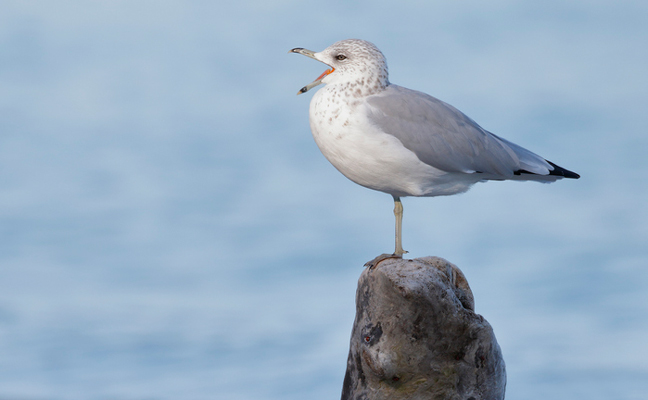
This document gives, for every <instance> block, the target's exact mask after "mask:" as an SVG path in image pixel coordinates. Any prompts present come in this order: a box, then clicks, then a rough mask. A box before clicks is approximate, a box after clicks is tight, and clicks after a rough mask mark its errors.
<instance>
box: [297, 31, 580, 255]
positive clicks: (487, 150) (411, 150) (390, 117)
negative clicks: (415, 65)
mask: <svg viewBox="0 0 648 400" xmlns="http://www.w3.org/2000/svg"><path fill="white" fill-rule="evenodd" d="M290 53H298V54H302V55H304V56H307V57H310V58H312V59H315V60H317V61H320V62H322V63H324V64H326V65H327V66H329V67H330V68H329V69H327V70H326V71H324V73H322V74H321V75H320V76H319V77H318V78H317V79H316V80H315V81H313V82H312V83H309V84H308V85H306V86H304V87H303V88H302V89H301V90H299V92H298V93H297V94H302V93H306V92H307V91H309V90H310V89H312V88H314V87H316V86H318V85H320V84H326V85H325V86H324V88H323V89H321V90H318V91H317V93H316V94H315V95H314V96H313V98H312V100H311V102H310V109H309V120H310V128H311V131H312V133H313V137H314V138H315V142H316V143H317V146H318V147H319V149H320V150H321V152H322V153H323V154H324V156H325V157H326V158H327V159H328V160H329V162H330V163H331V164H333V166H334V167H335V168H336V169H337V170H338V171H340V172H341V173H342V174H343V175H344V176H346V177H347V178H349V179H350V180H352V181H353V182H355V183H357V184H359V185H362V186H364V187H367V188H369V189H373V190H378V191H381V192H384V193H388V194H390V195H392V197H393V199H394V216H395V218H396V246H395V251H394V253H393V254H383V255H381V256H378V257H376V259H374V260H373V261H372V262H370V263H372V265H375V264H377V263H378V262H380V261H382V260H384V259H386V258H402V257H403V254H405V253H407V251H405V250H403V246H402V234H401V231H402V222H403V205H402V203H401V197H405V196H423V197H434V196H449V195H453V194H458V193H463V192H465V191H467V190H468V189H469V188H470V187H471V186H472V185H473V184H475V183H477V182H485V181H491V180H492V181H504V180H515V181H537V182H544V183H549V182H555V181H556V180H558V179H562V178H571V179H578V178H580V175H578V174H577V173H575V172H572V171H569V170H567V169H565V168H562V167H559V166H558V165H556V164H554V163H552V162H551V161H548V160H545V159H544V158H543V157H540V156H539V155H537V154H535V153H532V152H531V151H529V150H527V149H525V148H523V147H521V146H518V145H517V144H515V143H512V142H509V141H508V140H506V139H503V138H501V137H499V136H496V135H494V134H492V133H490V132H488V131H487V130H485V129H483V128H482V127H481V126H479V125H478V124H477V123H476V122H475V121H473V120H472V119H470V118H469V117H468V116H466V115H465V114H464V113H462V112H461V111H459V110H457V109H456V108H454V107H453V106H451V105H449V104H447V103H444V102H443V101H441V100H439V99H436V98H434V97H432V96H430V95H427V94H425V93H422V92H418V91H416V90H411V89H407V88H404V87H402V86H398V85H394V84H392V83H390V82H389V79H388V72H387V61H386V59H385V56H384V55H383V53H382V52H381V51H380V50H379V49H378V48H377V47H376V46H375V45H374V44H372V43H370V42H367V41H365V40H360V39H347V40H342V41H339V42H336V43H334V44H332V45H331V46H329V47H327V48H326V49H324V50H323V51H320V52H317V53H316V52H314V51H311V50H307V49H304V48H301V47H298V48H294V49H292V50H290ZM368 264H369V263H368Z"/></svg>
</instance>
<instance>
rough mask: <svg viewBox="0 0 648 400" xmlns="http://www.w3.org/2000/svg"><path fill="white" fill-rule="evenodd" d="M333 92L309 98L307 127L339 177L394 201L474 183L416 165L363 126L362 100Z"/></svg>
mask: <svg viewBox="0 0 648 400" xmlns="http://www.w3.org/2000/svg"><path fill="white" fill-rule="evenodd" d="M336 86H337V85H327V86H325V87H324V88H322V89H320V90H319V91H318V92H317V93H316V94H315V96H313V99H312V100H311V105H310V125H311V130H312V132H313V137H314V138H315V142H316V143H317V145H318V146H319V148H320V150H321V151H322V153H323V154H324V156H325V157H326V158H327V159H328V160H329V162H331V164H333V166H335V168H337V169H338V170H339V171H340V172H341V173H342V174H344V176H346V177H347V178H349V179H351V180H352V181H353V182H355V183H357V184H359V185H362V186H365V187H367V188H370V189H374V190H379V191H382V192H386V193H389V194H392V195H394V196H399V197H402V196H439V195H449V194H455V193H459V192H463V191H465V190H467V189H468V188H469V187H470V185H471V184H473V183H475V182H476V181H478V179H475V178H474V177H473V178H468V179H466V178H465V177H464V176H462V177H461V178H459V179H458V177H457V176H456V174H448V173H446V172H444V171H440V170H438V169H435V168H433V167H431V166H429V165H427V164H425V163H423V162H421V161H420V160H419V159H418V158H417V157H416V155H415V154H414V153H413V152H411V151H410V150H408V149H406V148H405V147H404V146H403V145H402V143H401V142H400V141H399V140H398V139H397V138H396V137H394V136H392V135H390V134H387V133H384V132H381V131H380V129H379V127H377V126H374V125H372V124H370V123H369V122H368V119H367V118H366V115H367V113H366V108H365V106H364V102H363V100H362V99H356V98H353V97H344V96H343V95H341V94H340V92H339V91H338V90H336ZM461 175H464V174H461Z"/></svg>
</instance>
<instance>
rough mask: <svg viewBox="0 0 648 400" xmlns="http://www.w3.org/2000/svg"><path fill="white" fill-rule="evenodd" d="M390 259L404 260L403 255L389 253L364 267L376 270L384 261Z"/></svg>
mask: <svg viewBox="0 0 648 400" xmlns="http://www.w3.org/2000/svg"><path fill="white" fill-rule="evenodd" d="M390 258H403V255H402V254H387V253H384V254H381V255H379V256H378V257H376V258H374V259H373V260H371V261H367V262H366V263H365V265H364V266H365V267H367V268H369V269H374V268H376V266H377V265H378V264H380V263H381V262H382V261H385V260H387V259H390Z"/></svg>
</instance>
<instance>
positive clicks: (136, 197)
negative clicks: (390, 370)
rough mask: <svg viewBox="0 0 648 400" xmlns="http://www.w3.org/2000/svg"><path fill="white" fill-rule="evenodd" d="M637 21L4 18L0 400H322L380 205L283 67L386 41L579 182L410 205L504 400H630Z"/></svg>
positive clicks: (96, 8)
mask: <svg viewBox="0 0 648 400" xmlns="http://www.w3.org/2000/svg"><path fill="white" fill-rule="evenodd" d="M647 4H648V3H646V2H645V1H638V0H637V1H617V2H610V1H570V2H564V1H557V0H549V1H542V2H536V1H531V2H513V1H506V0H495V1H489V2H483V1H477V0H467V1H461V2H441V1H432V2H416V1H405V2H399V3H398V4H397V5H396V3H393V2H386V1H371V2H370V1H356V2H342V1H338V0H332V1H327V2H304V1H272V2H267V1H253V0H243V1H240V2H208V1H185V2H180V1H178V2H168V1H144V0H140V1H105V2H83V1H50V2H45V1H42V2H25V1H0V9H1V12H0V399H2V400H77V399H79V400H81V399H83V400H89V399H115V400H122V399H124V400H131V399H133V400H135V399H137V400H140V399H142V400H144V399H160V400H163V399H227V400H247V399H254V400H274V399H282V400H290V399H295V400H297V399H299V400H303V399H309V400H319V399H322V400H323V399H336V398H339V395H340V390H341V386H342V379H343V375H344V371H345V366H346V355H347V351H348V341H349V334H350V331H351V325H352V321H353V316H354V295H355V286H356V282H357V278H358V276H359V275H360V273H361V272H362V265H363V263H364V262H365V261H367V260H369V259H371V258H373V257H374V256H376V255H378V254H380V253H383V252H389V251H391V250H392V246H393V215H392V206H393V205H392V201H391V198H390V197H389V196H388V195H385V194H382V193H378V192H372V191H370V190H367V189H364V188H362V187H359V186H357V185H355V184H353V183H352V182H350V181H348V180H346V179H345V178H344V177H343V176H342V175H340V174H339V173H338V172H337V171H335V169H334V168H333V167H332V166H330V165H329V164H328V162H327V161H326V160H325V159H324V157H323V156H322V155H321V154H320V153H319V150H318V149H317V147H316V145H315V143H314V142H313V140H312V137H311V135H310V131H309V125H308V103H309V100H310V97H312V93H308V94H306V95H302V96H295V93H296V92H297V90H298V89H299V88H301V87H302V86H303V85H305V84H307V83H309V82H311V81H312V80H313V79H315V77H317V76H318V75H319V74H320V73H321V72H322V71H323V70H324V68H326V67H325V66H324V65H322V64H319V63H316V62H314V61H313V60H309V59H307V58H305V57H301V56H298V55H295V54H288V53H287V52H288V50H289V49H291V48H293V47H306V48H309V49H312V50H321V49H323V48H325V47H326V46H328V45H329V44H331V43H333V42H335V41H337V40H340V39H345V38H351V37H357V38H363V39H367V40H370V41H372V42H374V43H376V44H377V45H378V46H379V47H380V48H381V49H382V50H383V52H384V53H385V55H386V56H387V59H388V62H389V67H390V73H391V81H392V82H394V83H397V84H400V85H403V86H407V87H410V88H414V89H418V90H421V91H424V92H427V93H429V94H432V95H434V96H436V97H438V98H441V99H443V100H445V101H447V102H449V103H451V104H453V105H455V106H456V107H458V108H459V109H461V110H462V111H464V112H465V113H467V114H468V115H469V116H471V117H472V118H473V119H475V120H476V121H478V122H479V123H480V124H481V125H482V126H483V127H485V128H486V129H488V130H491V131H493V132H494V133H496V134H498V135H501V136H503V137H505V138H507V139H509V140H512V141H514V142H516V143H519V144H521V145H523V146H525V147H527V148H530V149H532V150H533V151H535V152H537V153H539V154H541V155H543V156H544V157H546V158H548V159H550V160H552V161H554V162H556V163H558V164H559V165H562V166H564V167H566V168H569V169H572V170H574V171H577V172H579V173H580V174H581V175H582V178H581V179H580V180H578V181H561V182H558V183H555V184H552V185H541V184H537V183H508V182H505V183H497V182H495V183H488V184H479V185H476V186H475V187H474V188H473V189H472V190H471V191H470V192H468V193H466V194H464V195H461V196H453V197H449V198H433V199H430V198H422V199H419V198H406V199H404V207H405V221H404V246H405V248H406V249H407V250H409V251H410V254H409V256H411V257H422V256H428V255H435V256H441V257H444V258H446V259H448V260H450V261H451V262H453V263H455V264H457V265H458V266H459V267H460V268H461V269H462V270H463V271H464V273H465V274H466V276H467V278H468V280H469V282H470V285H471V287H472V289H473V291H474V294H475V298H476V309H477V312H479V313H480V314H482V315H483V316H484V317H485V318H486V319H488V321H490V323H491V324H492V326H493V328H494V330H495V333H496V335H497V338H498V340H499V343H500V345H501V347H502V350H503V353H504V356H505V360H506V363H507V368H508V382H509V383H508V391H507V398H510V399H538V400H540V399H570V400H571V399H575V398H582V399H585V398H586V399H590V400H596V399H616V400H623V399H645V398H646V392H647V391H648V341H647V340H646V338H647V337H648V212H647V211H646V210H647V205H648V179H647V178H646V176H647V175H648V156H647V155H646V154H647V152H648V134H647V129H648V113H647V112H646V110H647V106H648V74H647V73H646V71H648V51H647V50H646V49H647V46H646V43H648V24H647V23H646V21H648V5H647Z"/></svg>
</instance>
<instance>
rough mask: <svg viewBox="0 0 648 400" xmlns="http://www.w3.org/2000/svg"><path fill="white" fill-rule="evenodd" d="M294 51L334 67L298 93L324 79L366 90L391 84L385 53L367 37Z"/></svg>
mask: <svg viewBox="0 0 648 400" xmlns="http://www.w3.org/2000/svg"><path fill="white" fill-rule="evenodd" d="M290 52H291V53H299V54H302V55H305V56H307V57H310V58H312V59H315V60H317V61H320V62H322V63H324V64H326V65H328V66H329V67H331V68H330V69H327V70H326V71H324V73H322V75H320V76H319V77H318V78H317V79H316V80H315V81H313V82H311V83H309V84H308V85H306V86H304V87H303V88H301V90H300V91H299V92H298V93H297V94H301V93H306V92H307V91H309V90H310V89H312V88H314V87H315V86H317V85H319V84H321V83H329V84H333V83H335V84H337V83H349V84H355V85H357V86H358V88H357V89H360V90H361V91H362V92H363V93H365V94H366V93H371V92H376V91H380V90H382V89H384V88H385V87H386V86H387V85H389V79H388V72H387V61H386V60H385V56H384V55H383V53H382V52H381V51H380V50H378V48H377V47H376V46H374V45H373V44H372V43H370V42H367V41H365V40H360V39H347V40H342V41H339V42H336V43H333V44H332V45H330V46H329V47H327V48H326V49H324V50H322V51H320V52H319V53H315V52H313V51H311V50H307V49H303V48H301V47H298V48H295V49H292V50H290Z"/></svg>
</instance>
